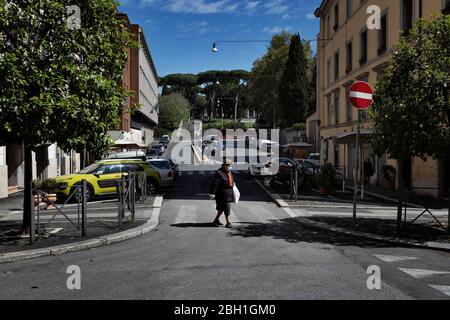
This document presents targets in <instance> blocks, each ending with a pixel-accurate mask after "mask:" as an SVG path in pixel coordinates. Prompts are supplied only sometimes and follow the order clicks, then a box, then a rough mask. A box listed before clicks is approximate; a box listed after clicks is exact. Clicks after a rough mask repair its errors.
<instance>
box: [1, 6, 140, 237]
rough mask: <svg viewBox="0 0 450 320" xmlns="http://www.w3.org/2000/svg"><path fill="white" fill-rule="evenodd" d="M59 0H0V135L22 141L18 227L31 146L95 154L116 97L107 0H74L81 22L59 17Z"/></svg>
mask: <svg viewBox="0 0 450 320" xmlns="http://www.w3.org/2000/svg"><path fill="white" fill-rule="evenodd" d="M66 4H67V3H66V1H54V0H41V1H29V0H17V1H0V39H1V41H0V137H1V138H0V140H2V141H0V142H1V143H7V142H10V141H15V142H23V143H24V145H25V195H24V215H23V218H24V220H23V229H24V232H28V230H29V227H30V224H29V223H30V217H31V203H30V201H29V199H30V198H31V187H30V186H31V181H32V171H31V170H32V167H31V161H32V160H31V152H32V149H33V148H35V147H37V146H39V145H42V144H48V143H57V144H58V146H59V147H60V148H62V149H63V150H65V151H69V150H71V149H76V150H82V149H84V148H86V149H87V150H88V151H95V152H97V153H102V152H103V151H106V149H107V148H109V146H110V143H111V140H110V139H109V138H108V136H107V134H106V132H107V131H108V130H109V129H110V128H112V127H117V126H118V123H119V114H120V112H121V109H122V105H123V101H124V99H125V98H126V97H127V96H128V95H129V94H130V93H129V92H128V91H126V90H125V89H123V88H122V86H121V77H122V73H123V68H124V65H125V61H126V55H125V53H124V48H125V47H127V46H130V45H132V44H133V43H132V40H131V39H132V37H131V35H130V34H129V33H128V32H127V31H126V29H125V28H123V27H121V21H120V20H119V18H118V17H117V10H116V6H115V3H114V1H113V0H78V1H71V2H70V4H71V5H74V4H76V5H78V6H79V7H80V8H81V22H82V24H81V28H80V29H76V30H73V28H71V26H70V25H69V24H68V23H66V21H67V11H68V10H67V8H66V7H65V5H66Z"/></svg>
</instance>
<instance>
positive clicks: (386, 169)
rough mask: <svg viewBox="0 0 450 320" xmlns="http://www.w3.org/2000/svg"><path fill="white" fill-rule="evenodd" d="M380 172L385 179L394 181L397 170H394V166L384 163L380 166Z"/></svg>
mask: <svg viewBox="0 0 450 320" xmlns="http://www.w3.org/2000/svg"><path fill="white" fill-rule="evenodd" d="M381 173H382V174H383V176H384V178H385V179H386V180H388V181H394V180H395V175H396V173H397V170H395V168H394V167H393V166H391V165H385V166H383V167H382V168H381Z"/></svg>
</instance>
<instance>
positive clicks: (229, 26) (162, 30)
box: [120, 0, 321, 76]
mask: <svg viewBox="0 0 450 320" xmlns="http://www.w3.org/2000/svg"><path fill="white" fill-rule="evenodd" d="M320 2H321V0H121V3H122V6H121V8H120V10H121V11H124V12H125V13H127V14H128V16H129V17H130V20H131V21H132V23H138V24H140V25H141V26H142V27H143V29H144V32H145V35H146V39H147V41H148V44H149V46H150V50H151V52H152V56H153V59H154V61H155V64H156V68H157V70H158V74H159V76H164V75H166V74H169V73H198V72H201V71H205V70H211V69H214V70H230V69H245V70H250V69H251V67H252V63H253V61H254V60H255V59H257V58H258V57H260V56H262V55H263V54H264V52H265V51H266V48H267V43H222V44H220V43H219V44H218V47H219V50H220V51H219V53H217V54H213V53H212V52H211V48H212V43H213V42H214V41H215V40H218V41H220V40H270V39H271V37H272V35H273V34H274V33H277V32H279V31H282V30H287V31H290V32H299V33H300V35H301V37H302V38H305V39H315V38H316V34H317V33H318V32H319V21H318V19H317V18H315V17H314V15H313V12H314V10H315V8H317V7H318V6H319V5H320ZM313 46H314V47H315V45H314V43H313Z"/></svg>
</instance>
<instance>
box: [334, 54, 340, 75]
mask: <svg viewBox="0 0 450 320" xmlns="http://www.w3.org/2000/svg"><path fill="white" fill-rule="evenodd" d="M337 79H339V53H336V54H335V55H334V81H337Z"/></svg>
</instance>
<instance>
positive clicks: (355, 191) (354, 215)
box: [353, 109, 361, 219]
mask: <svg viewBox="0 0 450 320" xmlns="http://www.w3.org/2000/svg"><path fill="white" fill-rule="evenodd" d="M360 133H361V110H359V109H358V130H357V133H356V147H355V149H356V151H355V177H354V180H355V181H354V190H353V219H356V209H357V206H358V180H359V135H360Z"/></svg>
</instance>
